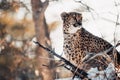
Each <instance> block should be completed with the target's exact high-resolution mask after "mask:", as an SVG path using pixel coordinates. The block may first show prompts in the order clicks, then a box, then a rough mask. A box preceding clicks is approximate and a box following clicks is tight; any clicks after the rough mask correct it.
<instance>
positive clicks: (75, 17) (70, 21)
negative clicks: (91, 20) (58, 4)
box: [61, 12, 82, 33]
mask: <svg viewBox="0 0 120 80" xmlns="http://www.w3.org/2000/svg"><path fill="white" fill-rule="evenodd" d="M61 18H62V20H63V30H64V33H75V32H76V31H77V30H78V29H80V27H81V25H82V14H80V13H76V12H70V13H66V12H63V13H62V14H61Z"/></svg>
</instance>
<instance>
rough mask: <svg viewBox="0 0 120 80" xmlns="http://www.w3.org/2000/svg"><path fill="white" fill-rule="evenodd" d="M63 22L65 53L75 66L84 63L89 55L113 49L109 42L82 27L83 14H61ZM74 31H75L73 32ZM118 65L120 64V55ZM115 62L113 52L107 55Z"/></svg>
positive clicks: (118, 55) (119, 55)
mask: <svg viewBox="0 0 120 80" xmlns="http://www.w3.org/2000/svg"><path fill="white" fill-rule="evenodd" d="M61 17H62V20H63V34H64V45H63V51H64V54H65V55H66V57H67V59H68V60H69V61H70V62H72V63H73V64H75V65H79V64H81V63H82V59H83V57H85V56H86V55H87V54H88V53H99V52H102V51H105V50H107V49H109V48H111V47H113V46H112V45H111V44H110V43H109V42H107V41H106V40H103V39H102V38H99V37H97V36H95V35H93V34H92V33H90V32H88V31H87V30H85V29H84V28H83V27H82V14H80V13H76V12H70V13H66V12H63V13H62V14H61ZM71 29H73V30H74V31H72V30H71ZM115 53H117V58H116V59H117V63H118V64H120V54H119V53H118V52H117V51H116V50H115ZM107 54H108V55H110V57H111V58H112V59H113V60H114V59H115V58H114V56H113V50H111V51H109V52H108V53H107Z"/></svg>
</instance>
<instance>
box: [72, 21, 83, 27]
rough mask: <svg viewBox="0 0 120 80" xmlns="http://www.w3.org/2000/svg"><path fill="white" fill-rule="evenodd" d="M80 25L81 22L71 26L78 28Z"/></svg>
mask: <svg viewBox="0 0 120 80" xmlns="http://www.w3.org/2000/svg"><path fill="white" fill-rule="evenodd" d="M81 25H82V23H81V22H77V23H75V24H73V26H74V27H79V26H81Z"/></svg>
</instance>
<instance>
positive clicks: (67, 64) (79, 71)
mask: <svg viewBox="0 0 120 80" xmlns="http://www.w3.org/2000/svg"><path fill="white" fill-rule="evenodd" d="M33 42H34V43H35V44H37V45H38V46H39V47H41V48H43V49H45V50H46V51H48V52H49V53H50V54H52V55H54V56H56V57H58V58H59V59H60V60H61V61H63V62H64V63H65V64H64V65H63V66H64V67H65V68H66V69H68V70H70V71H71V72H72V73H74V74H75V76H79V77H80V78H82V79H84V78H88V76H87V75H88V74H87V72H85V71H84V70H82V69H79V68H78V67H76V66H75V65H73V64H72V63H70V62H69V61H68V60H66V59H65V58H63V57H61V56H60V55H58V54H57V53H55V52H54V51H52V50H50V49H48V48H46V47H44V46H43V45H41V44H40V43H39V42H36V41H33Z"/></svg>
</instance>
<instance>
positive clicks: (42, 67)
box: [0, 0, 120, 80]
mask: <svg viewBox="0 0 120 80" xmlns="http://www.w3.org/2000/svg"><path fill="white" fill-rule="evenodd" d="M72 11H74V12H79V13H82V16H83V27H84V28H85V29H87V30H88V31H89V32H91V33H93V34H94V35H96V36H99V37H101V38H103V39H105V40H107V41H108V42H110V43H111V44H112V45H116V44H117V43H118V42H119V40H120V1H119V0H97V1H96V0H46V1H45V0H0V80H54V79H59V78H67V77H71V76H72V73H71V72H70V71H68V70H66V69H65V68H63V67H57V65H58V63H59V59H58V58H56V57H54V56H53V55H48V53H47V52H44V51H43V50H42V49H40V48H38V47H37V45H36V44H34V43H33V41H39V42H40V43H42V44H43V45H45V46H46V47H48V48H51V49H52V50H54V51H55V52H56V53H58V54H59V55H61V56H63V57H64V54H63V33H62V25H63V24H62V20H61V17H60V14H61V13H62V12H72ZM117 50H118V51H120V47H117ZM44 53H45V54H44ZM44 63H45V64H44ZM51 63H53V64H51ZM46 73H48V74H46ZM51 73H52V76H51V75H50V74H51Z"/></svg>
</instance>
